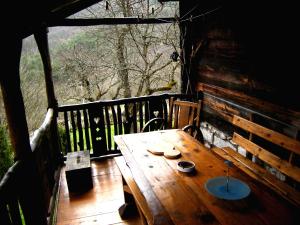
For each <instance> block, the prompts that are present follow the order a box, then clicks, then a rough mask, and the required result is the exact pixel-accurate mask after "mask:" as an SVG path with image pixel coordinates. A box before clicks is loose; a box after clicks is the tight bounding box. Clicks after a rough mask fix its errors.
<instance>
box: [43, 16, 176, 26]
mask: <svg viewBox="0 0 300 225" xmlns="http://www.w3.org/2000/svg"><path fill="white" fill-rule="evenodd" d="M174 22H176V19H175V18H173V17H168V18H138V17H125V18H96V19H62V20H54V21H51V22H50V23H49V24H48V26H49V27H53V26H96V25H120V24H161V23H174Z"/></svg>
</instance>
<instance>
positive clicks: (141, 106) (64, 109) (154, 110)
mask: <svg viewBox="0 0 300 225" xmlns="http://www.w3.org/2000/svg"><path fill="white" fill-rule="evenodd" d="M172 96H174V97H180V98H184V97H187V96H185V95H181V94H162V95H155V96H143V97H134V98H124V99H118V100H110V101H97V102H92V103H86V104H78V105H65V106H60V107H58V111H59V118H60V121H61V122H60V124H61V125H62V126H63V129H64V132H65V133H64V134H65V140H62V142H65V145H66V149H65V152H64V154H66V153H68V152H72V151H79V150H89V151H90V152H91V156H92V157H99V156H105V155H110V154H118V153H120V151H119V150H118V149H117V146H116V144H115V143H114V141H113V136H114V135H119V134H124V133H133V132H140V130H141V129H142V128H143V126H144V125H145V123H146V122H147V121H149V120H150V119H152V118H154V117H162V118H165V121H167V118H168V101H169V99H170V97H172Z"/></svg>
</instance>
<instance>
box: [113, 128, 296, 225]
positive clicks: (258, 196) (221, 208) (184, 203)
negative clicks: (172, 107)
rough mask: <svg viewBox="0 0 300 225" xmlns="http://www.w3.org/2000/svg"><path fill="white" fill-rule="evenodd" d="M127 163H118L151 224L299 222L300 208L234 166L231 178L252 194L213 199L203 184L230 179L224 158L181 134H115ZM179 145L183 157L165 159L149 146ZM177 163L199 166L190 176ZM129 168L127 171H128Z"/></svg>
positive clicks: (174, 132) (164, 132)
mask: <svg viewBox="0 0 300 225" xmlns="http://www.w3.org/2000/svg"><path fill="white" fill-rule="evenodd" d="M115 141H116V143H117V144H118V146H119V148H120V150H121V152H122V154H123V157H124V158H123V159H121V160H123V161H124V163H123V164H122V163H120V162H121V161H120V159H118V160H116V161H119V162H118V163H117V164H118V166H119V168H120V171H121V172H122V175H123V177H124V178H127V180H126V181H127V182H130V184H129V187H130V188H131V189H132V190H131V191H132V194H133V196H134V198H135V200H136V202H137V203H138V206H139V209H140V211H141V212H142V214H143V215H144V219H145V222H146V223H148V224H162V225H167V224H178V225H185V224H186V225H193V224H228V225H247V224H249V225H250V224H251V225H256V224H284V225H286V224H300V223H299V221H300V210H299V209H297V208H296V207H294V206H293V205H291V204H290V203H288V202H287V201H285V200H284V199H283V198H281V197H280V196H279V195H277V194H276V193H275V192H273V191H271V190H270V189H269V188H268V187H267V186H265V185H263V184H261V183H260V182H258V181H256V180H254V179H252V178H251V177H249V176H247V175H246V174H245V173H243V172H242V171H241V170H239V169H238V168H236V167H233V168H231V169H230V176H232V177H235V178H237V179H240V180H242V181H244V182H245V183H247V184H248V185H249V187H250V188H251V194H250V195H249V196H248V197H247V198H246V199H243V200H239V201H229V200H221V199H217V198H215V197H214V196H212V195H210V194H209V193H208V192H207V191H206V189H205V188H204V184H205V183H206V181H207V180H208V179H210V178H213V177H216V176H224V175H226V169H227V166H226V164H225V163H224V160H222V159H221V158H219V157H218V156H217V155H215V154H214V153H213V152H210V151H209V149H207V148H206V147H205V146H204V145H202V144H201V143H199V142H198V141H197V140H195V139H194V138H192V137H191V136H190V135H188V134H187V133H185V132H183V131H181V130H165V131H155V132H147V133H137V134H126V135H119V136H115ZM170 146H175V147H176V148H177V149H178V150H180V152H181V154H182V156H181V157H180V158H178V159H166V158H165V157H163V156H158V155H153V154H152V153H150V152H148V151H147V149H149V148H152V149H154V148H169V147H170ZM179 160H191V161H193V162H194V163H195V164H196V171H195V172H194V173H192V174H187V173H182V172H179V171H178V170H177V167H176V166H177V162H178V161H179ZM126 168H127V170H126Z"/></svg>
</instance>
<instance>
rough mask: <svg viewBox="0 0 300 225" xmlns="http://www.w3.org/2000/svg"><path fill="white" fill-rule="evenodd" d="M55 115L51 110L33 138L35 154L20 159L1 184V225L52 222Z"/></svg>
mask: <svg viewBox="0 0 300 225" xmlns="http://www.w3.org/2000/svg"><path fill="white" fill-rule="evenodd" d="M57 140H58V138H57V132H56V118H55V116H54V112H53V109H49V110H48V112H47V115H46V119H45V121H44V123H43V124H42V126H41V127H40V128H39V129H38V130H36V131H35V133H34V135H33V137H32V138H31V148H32V152H33V154H31V155H30V157H28V158H27V159H24V160H19V161H16V162H15V163H14V165H13V166H12V167H11V168H10V169H9V170H8V171H7V173H6V174H5V176H4V177H3V179H2V180H1V183H0V224H8V225H10V224H17V225H19V224H24V223H25V224H26V225H31V224H32V225H33V224H40V225H44V224H47V223H49V224H51V223H52V220H51V218H52V217H51V216H52V214H53V212H54V203H55V199H56V193H57V190H56V189H57V183H58V175H59V165H60V159H59V152H60V149H59V145H58V142H57Z"/></svg>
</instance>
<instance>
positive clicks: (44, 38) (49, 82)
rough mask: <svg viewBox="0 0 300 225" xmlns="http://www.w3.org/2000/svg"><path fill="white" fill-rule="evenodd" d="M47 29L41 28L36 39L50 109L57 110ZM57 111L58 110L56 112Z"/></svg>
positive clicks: (36, 34) (35, 35) (35, 36)
mask: <svg viewBox="0 0 300 225" xmlns="http://www.w3.org/2000/svg"><path fill="white" fill-rule="evenodd" d="M47 32H48V31H47V28H45V27H44V28H41V29H40V30H39V31H38V32H37V33H35V34H34V38H35V40H36V43H37V45H38V48H39V51H40V54H41V57H42V61H43V66H44V73H45V83H46V92H47V99H48V108H53V109H56V108H57V100H56V98H55V92H54V85H53V79H52V67H51V58H50V53H49V45H48V35H47ZM55 111H56V110H55Z"/></svg>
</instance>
